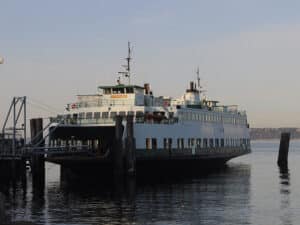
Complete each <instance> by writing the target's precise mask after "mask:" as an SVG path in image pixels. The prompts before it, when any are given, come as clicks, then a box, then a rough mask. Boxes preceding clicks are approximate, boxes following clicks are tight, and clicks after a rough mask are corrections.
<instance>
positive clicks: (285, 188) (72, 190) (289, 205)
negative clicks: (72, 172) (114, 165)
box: [6, 140, 300, 225]
mask: <svg viewBox="0 0 300 225" xmlns="http://www.w3.org/2000/svg"><path fill="white" fill-rule="evenodd" d="M278 146H279V140H278V141H255V142H252V154H250V155H246V156H243V157H239V158H236V159H234V160H231V161H230V162H229V163H228V167H227V168H225V169H223V170H220V171H215V172H213V173H211V174H208V175H205V176H204V175H202V176H198V177H195V176H194V177H186V178H180V179H171V180H163V181H146V182H145V181H143V182H140V181H137V182H134V181H131V182H128V183H127V184H125V185H124V186H123V187H121V186H119V187H113V186H110V185H107V184H106V185H99V184H97V185H95V184H94V183H89V184H87V183H84V182H73V183H69V182H61V181H60V175H59V167H58V166H57V165H55V164H50V163H49V164H47V166H46V170H47V175H46V176H47V177H46V187H45V190H44V192H39V191H35V190H33V189H32V185H31V181H30V174H28V181H27V188H26V189H25V187H23V188H22V186H21V185H18V186H17V189H16V190H14V189H13V188H10V189H9V190H8V191H7V193H6V196H7V201H8V204H7V205H8V208H11V214H12V218H13V219H14V220H29V221H33V222H36V223H38V224H271V225H277V224H286V225H290V224H300V179H298V178H299V177H300V141H292V142H291V146H290V154H289V171H288V173H284V174H282V173H280V171H279V169H278V167H277V165H276V160H277V151H278Z"/></svg>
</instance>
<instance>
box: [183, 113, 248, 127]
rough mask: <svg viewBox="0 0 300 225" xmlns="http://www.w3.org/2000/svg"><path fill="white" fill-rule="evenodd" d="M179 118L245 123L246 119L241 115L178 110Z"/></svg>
mask: <svg viewBox="0 0 300 225" xmlns="http://www.w3.org/2000/svg"><path fill="white" fill-rule="evenodd" d="M178 116H179V119H181V120H198V121H204V122H205V121H209V122H221V121H223V122H224V123H231V124H246V123H247V121H246V119H245V118H243V117H234V116H227V115H221V114H218V113H197V112H180V113H179V115H178Z"/></svg>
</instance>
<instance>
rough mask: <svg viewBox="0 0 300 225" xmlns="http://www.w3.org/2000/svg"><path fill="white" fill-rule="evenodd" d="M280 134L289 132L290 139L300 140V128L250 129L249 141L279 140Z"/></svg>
mask: <svg viewBox="0 0 300 225" xmlns="http://www.w3.org/2000/svg"><path fill="white" fill-rule="evenodd" d="M282 132H290V133H291V138H292V139H300V128H287V127H284V128H251V129H250V137H251V140H258V139H279V138H280V135H281V133H282Z"/></svg>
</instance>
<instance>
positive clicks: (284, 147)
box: [277, 133, 291, 167]
mask: <svg viewBox="0 0 300 225" xmlns="http://www.w3.org/2000/svg"><path fill="white" fill-rule="evenodd" d="M290 136H291V134H290V133H281V138H280V146H279V152H278V159H277V165H278V166H279V167H287V166H288V153H289V144H290Z"/></svg>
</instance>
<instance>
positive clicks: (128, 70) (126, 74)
mask: <svg viewBox="0 0 300 225" xmlns="http://www.w3.org/2000/svg"><path fill="white" fill-rule="evenodd" d="M131 51H132V50H131V46H130V42H128V56H127V58H125V59H126V61H127V65H122V66H123V67H124V68H125V71H121V72H118V74H121V75H123V76H125V77H126V78H128V84H130V61H131V59H132V58H131ZM119 82H120V77H119Z"/></svg>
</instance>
